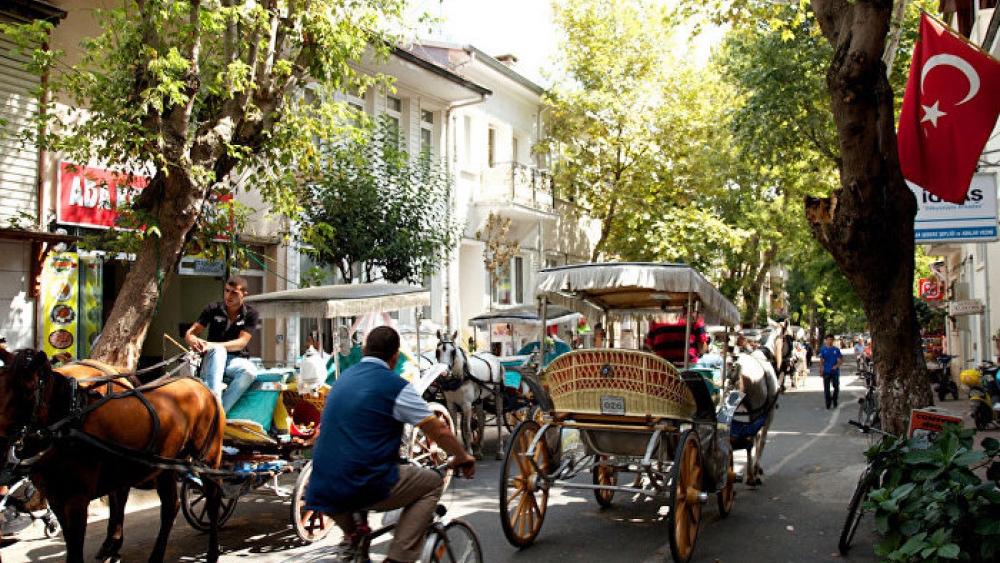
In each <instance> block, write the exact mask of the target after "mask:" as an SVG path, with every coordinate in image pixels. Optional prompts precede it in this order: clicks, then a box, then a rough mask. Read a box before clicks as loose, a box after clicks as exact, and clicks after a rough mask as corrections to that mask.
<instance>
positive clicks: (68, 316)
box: [42, 252, 80, 357]
mask: <svg viewBox="0 0 1000 563" xmlns="http://www.w3.org/2000/svg"><path fill="white" fill-rule="evenodd" d="M79 275H80V261H79V257H78V256H77V254H76V253H75V252H51V253H49V256H48V258H46V260H45V266H44V268H43V269H42V334H43V336H44V339H43V341H42V351H43V352H45V353H46V354H47V355H48V356H49V357H52V356H53V355H55V354H60V353H63V352H66V353H69V354H70V355H71V356H74V357H77V349H76V344H77V317H79V311H78V308H79V307H78V296H77V290H78V288H79Z"/></svg>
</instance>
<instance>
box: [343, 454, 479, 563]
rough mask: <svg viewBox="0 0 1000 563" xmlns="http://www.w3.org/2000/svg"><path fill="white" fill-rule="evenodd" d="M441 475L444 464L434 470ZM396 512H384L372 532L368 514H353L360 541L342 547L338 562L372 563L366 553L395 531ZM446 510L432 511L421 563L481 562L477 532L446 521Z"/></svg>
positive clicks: (441, 507) (455, 521) (463, 524)
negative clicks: (380, 521)
mask: <svg viewBox="0 0 1000 563" xmlns="http://www.w3.org/2000/svg"><path fill="white" fill-rule="evenodd" d="M434 469H435V470H436V471H438V472H439V473H441V474H442V476H443V475H444V474H445V472H446V471H447V470H448V465H447V464H443V465H439V466H437V467H435V468H434ZM399 512H400V511H399V510H393V511H390V512H386V513H384V516H383V518H382V526H381V527H379V528H378V529H375V530H372V529H371V528H370V527H369V525H368V512H367V511H365V512H359V513H357V514H355V515H354V517H355V520H356V521H357V522H358V531H359V532H361V534H360V541H359V542H358V543H357V544H356V545H351V546H345V548H344V549H343V550H342V551H341V553H340V557H339V559H338V560H339V561H340V562H342V563H371V557H370V555H369V550H370V549H371V545H372V541H373V540H375V539H376V538H378V537H380V536H384V535H385V534H388V533H389V532H392V531H393V530H395V529H396V525H397V524H398V522H399ZM447 513H448V509H447V508H445V506H444V505H442V504H439V505H438V506H437V509H436V510H435V511H434V514H435V517H434V520H432V521H431V523H430V525H429V526H428V527H427V535H426V539H425V540H424V549H423V551H421V554H420V559H419V561H420V562H421V563H482V562H483V549H482V546H481V545H480V543H479V537H478V536H477V535H476V531H475V530H473V529H472V526H470V525H469V524H468V523H466V522H465V521H464V520H460V519H458V518H448V517H447Z"/></svg>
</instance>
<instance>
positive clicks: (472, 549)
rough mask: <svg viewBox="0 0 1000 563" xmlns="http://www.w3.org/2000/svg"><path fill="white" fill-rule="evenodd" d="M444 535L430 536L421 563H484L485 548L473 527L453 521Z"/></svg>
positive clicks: (446, 527)
mask: <svg viewBox="0 0 1000 563" xmlns="http://www.w3.org/2000/svg"><path fill="white" fill-rule="evenodd" d="M444 535H445V536H447V537H442V535H441V533H438V532H433V533H431V534H428V536H427V540H426V544H425V545H424V554H423V556H422V557H421V558H420V560H421V561H427V562H428V563H483V548H482V547H481V546H480V545H479V538H478V537H477V536H476V532H475V530H473V529H472V527H471V526H469V525H468V524H466V523H465V522H463V521H461V520H452V521H451V522H448V524H447V525H446V526H445V527H444Z"/></svg>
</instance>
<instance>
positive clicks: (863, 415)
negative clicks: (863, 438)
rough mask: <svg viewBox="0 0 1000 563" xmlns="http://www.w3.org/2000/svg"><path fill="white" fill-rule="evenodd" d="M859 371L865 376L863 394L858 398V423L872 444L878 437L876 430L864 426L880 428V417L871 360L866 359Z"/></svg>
mask: <svg viewBox="0 0 1000 563" xmlns="http://www.w3.org/2000/svg"><path fill="white" fill-rule="evenodd" d="M863 366H864V367H863V368H862V370H861V372H860V373H859V374H858V375H860V376H862V377H864V378H865V395H864V396H863V397H861V398H859V399H858V421H859V422H860V424H859V425H858V426H859V427H860V428H861V429H862V432H864V433H866V434H867V435H868V444H869V445H874V444H875V442H876V441H877V439H878V438H879V435H878V432H872V431H868V430H865V428H875V429H876V430H881V428H882V417H881V415H880V414H879V409H878V389H877V387H876V379H877V378H876V377H875V371H874V365H873V362H872V361H871V360H866V361H865V363H864V364H863Z"/></svg>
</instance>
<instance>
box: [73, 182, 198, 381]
mask: <svg viewBox="0 0 1000 563" xmlns="http://www.w3.org/2000/svg"><path fill="white" fill-rule="evenodd" d="M146 190H152V192H151V193H156V194H162V196H161V197H154V198H151V199H154V200H156V201H155V202H154V207H153V211H154V216H157V217H159V224H158V226H159V230H160V236H159V237H157V236H153V235H150V234H147V235H146V238H145V239H144V240H143V242H142V245H141V249H140V251H139V252H138V253H137V254H136V257H135V263H134V264H133V265H132V269H131V271H130V272H129V273H128V275H127V276H125V282H124V285H123V286H122V288H121V291H120V292H119V293H118V296H117V298H116V299H115V303H114V306H113V307H112V309H111V314H110V315H109V316H108V321H109V322H108V324H107V325H106V326H105V327H104V330H103V331H102V332H101V337H100V339H99V340H98V342H97V346H96V347H95V348H94V351H93V353H92V354H91V356H92V357H93V358H94V359H97V360H101V361H104V362H108V363H110V364H113V365H117V366H122V367H124V368H126V369H135V366H136V364H137V363H138V360H139V354H140V352H141V351H142V344H143V342H144V341H145V340H146V332H147V331H148V330H149V325H150V322H152V319H153V315H155V314H156V311H157V308H158V306H157V305H158V302H159V299H160V296H161V294H162V293H163V290H164V288H166V285H167V283H169V281H170V279H171V278H172V277H173V275H174V273H175V271H176V268H177V264H178V262H180V259H181V257H182V256H183V255H184V246H185V241H186V240H187V236H188V233H189V232H190V231H191V229H192V228H193V227H194V225H195V224H196V223H197V221H198V217H199V216H200V214H201V209H202V203H203V202H204V201H205V195H206V193H207V189H206V188H205V187H202V186H198V185H197V184H195V182H194V181H193V180H192V179H191V176H190V172H189V171H188V170H185V169H183V168H180V167H176V168H173V169H172V171H171V173H170V174H165V173H163V172H162V171H161V172H158V173H157V174H156V176H155V177H154V178H153V180H152V181H151V182H150V185H149V186H148V187H147V188H146Z"/></svg>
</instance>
